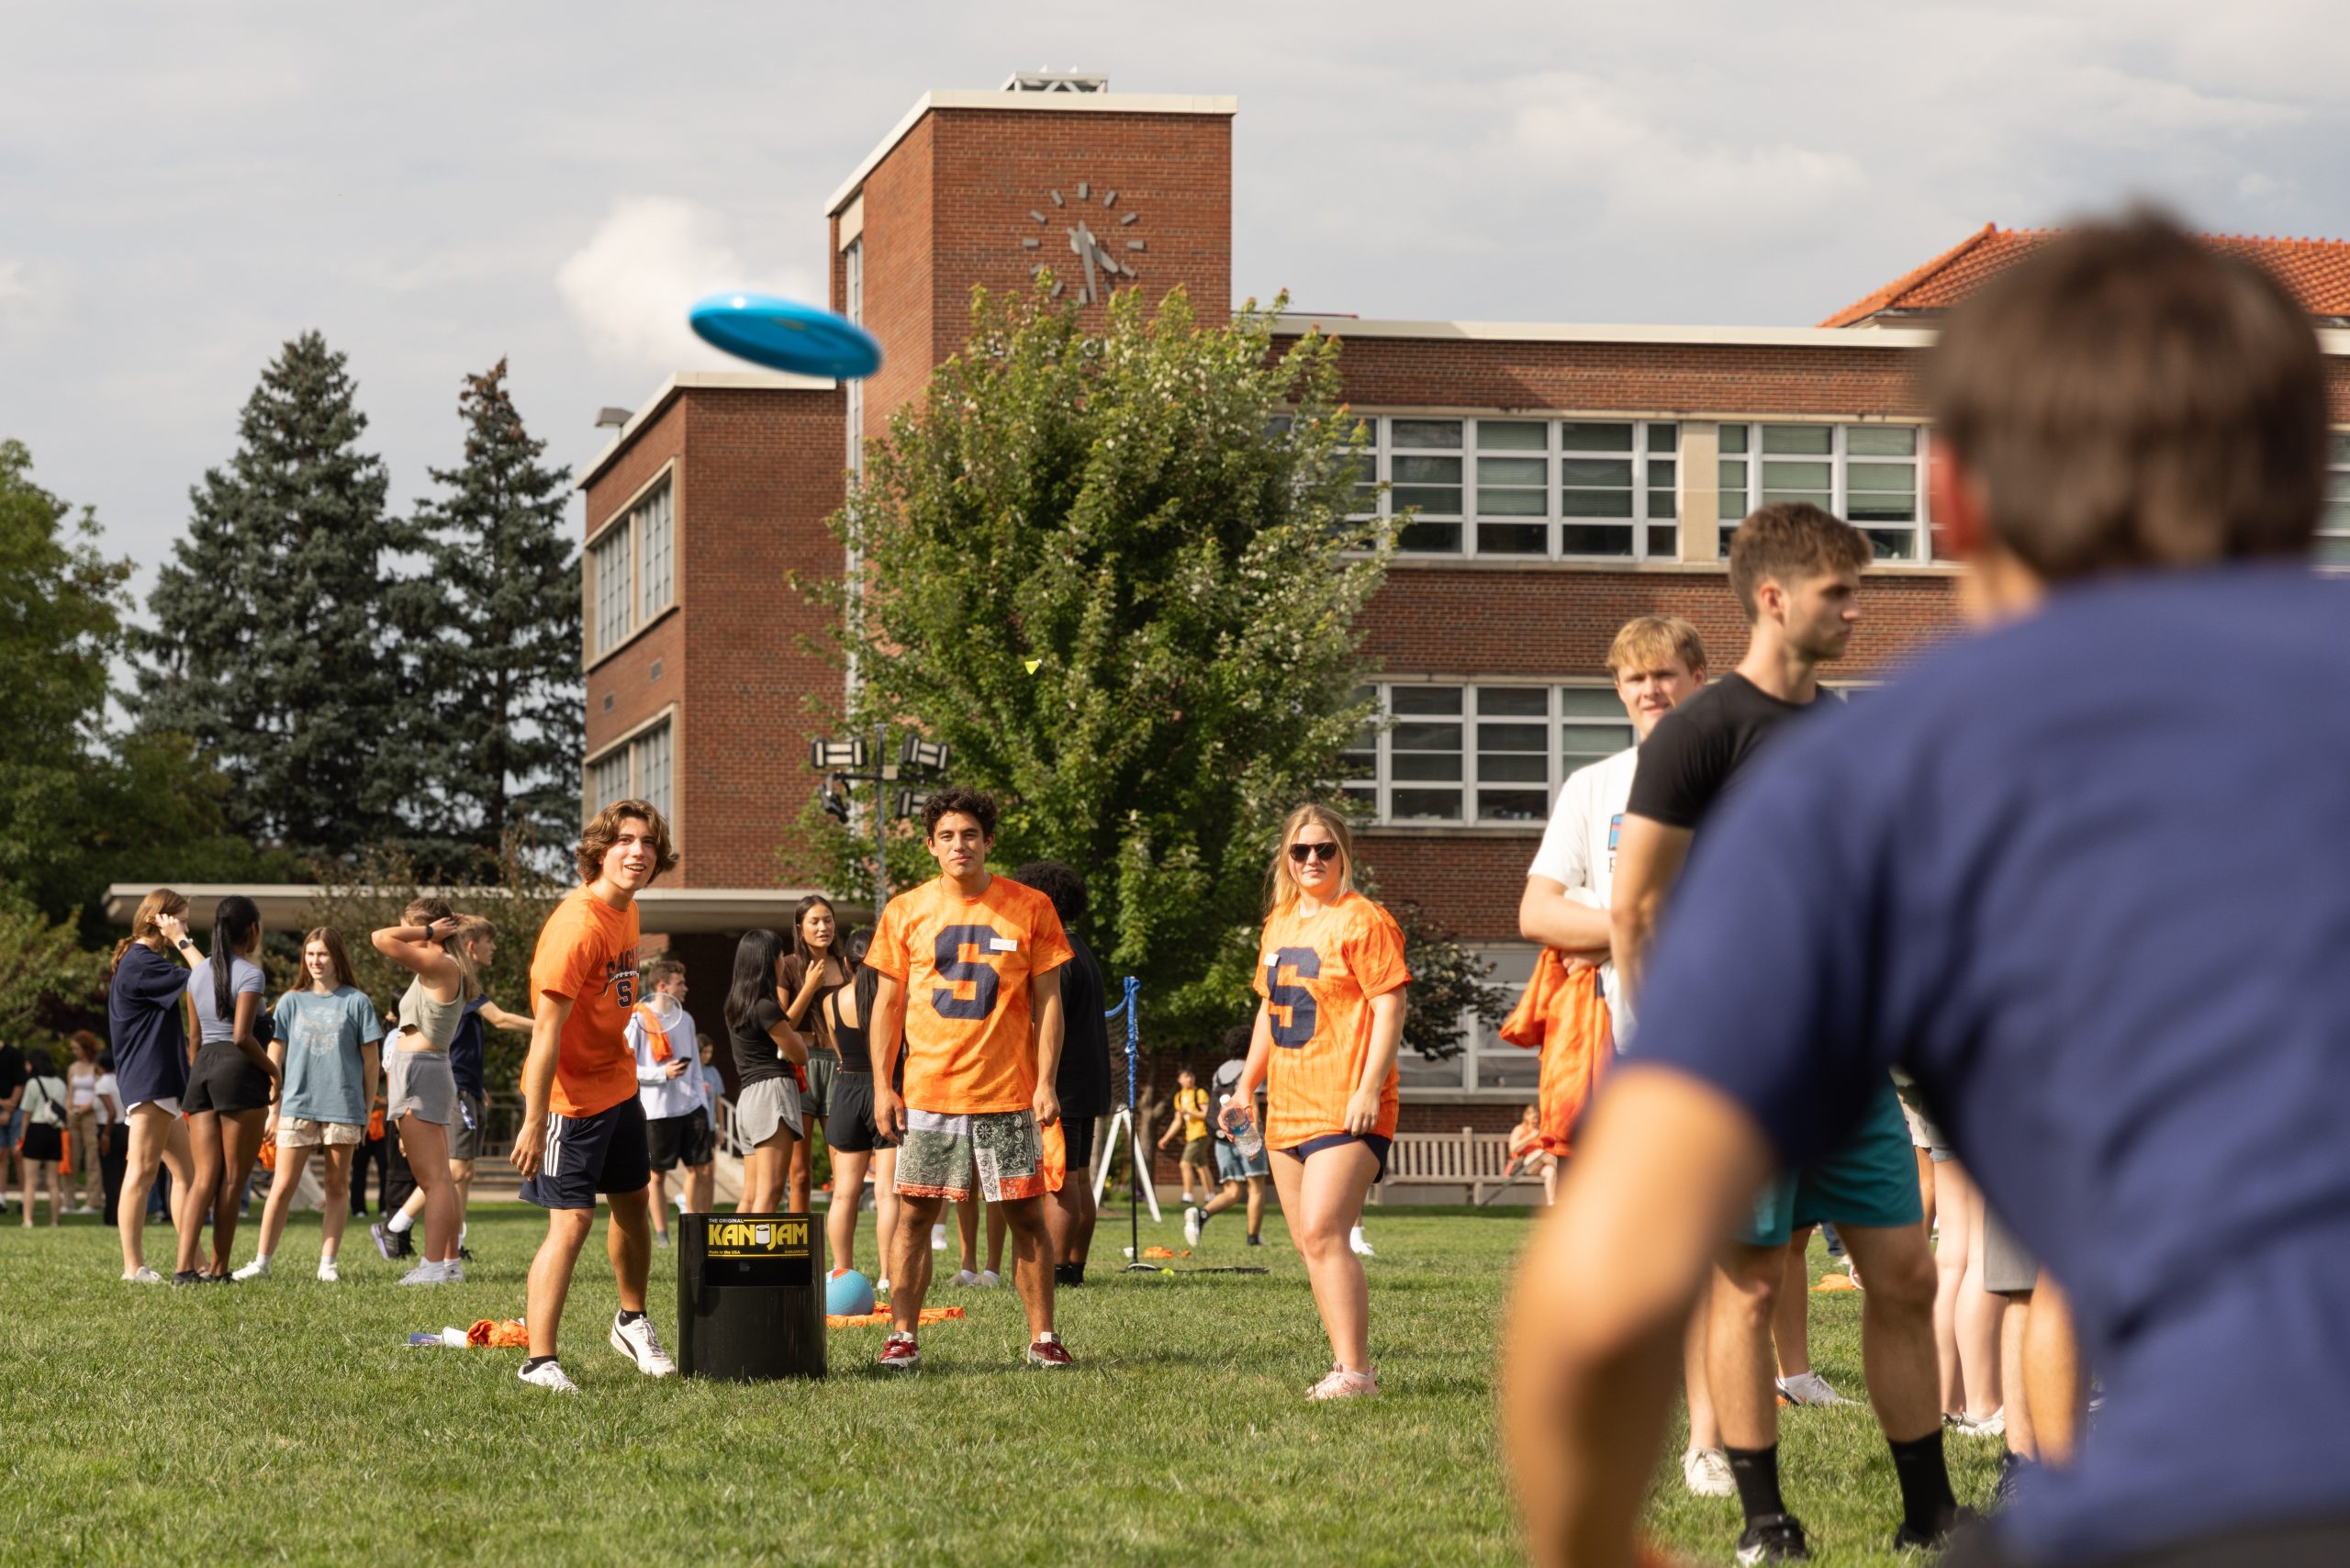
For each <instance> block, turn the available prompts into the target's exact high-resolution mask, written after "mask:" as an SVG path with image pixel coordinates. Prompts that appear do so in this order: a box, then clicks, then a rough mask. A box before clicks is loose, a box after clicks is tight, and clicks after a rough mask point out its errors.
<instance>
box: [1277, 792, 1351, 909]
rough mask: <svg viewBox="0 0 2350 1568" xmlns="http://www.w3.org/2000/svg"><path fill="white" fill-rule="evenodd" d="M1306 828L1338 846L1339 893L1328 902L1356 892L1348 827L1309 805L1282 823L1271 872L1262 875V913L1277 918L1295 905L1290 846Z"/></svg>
mask: <svg viewBox="0 0 2350 1568" xmlns="http://www.w3.org/2000/svg"><path fill="white" fill-rule="evenodd" d="M1309 826H1319V827H1323V828H1326V829H1327V830H1328V831H1329V834H1330V837H1331V839H1332V840H1333V841H1334V842H1336V843H1337V846H1338V868H1337V869H1338V890H1337V894H1336V895H1334V897H1333V898H1332V899H1331V901H1330V902H1337V900H1338V899H1341V898H1344V897H1346V895H1347V894H1348V893H1350V892H1352V891H1354V890H1355V835H1354V834H1353V833H1352V832H1351V831H1350V830H1349V829H1348V826H1347V819H1346V818H1344V817H1342V816H1340V815H1339V814H1338V813H1337V812H1334V811H1332V810H1331V809H1330V808H1329V807H1327V806H1324V805H1317V804H1315V803H1314V802H1312V801H1308V802H1307V803H1305V804H1304V805H1303V806H1300V807H1298V808H1297V810H1295V811H1293V812H1290V814H1289V815H1288V816H1287V817H1285V818H1283V819H1282V821H1281V837H1280V838H1279V839H1278V840H1276V841H1275V842H1274V845H1273V864H1272V868H1271V869H1270V870H1269V871H1267V872H1266V873H1265V913H1266V914H1267V915H1269V916H1270V915H1275V914H1279V913H1281V911H1282V910H1285V909H1287V908H1289V907H1290V905H1292V904H1293V903H1295V902H1297V896H1298V886H1297V878H1296V876H1295V874H1294V873H1292V871H1291V870H1290V868H1289V846H1291V845H1292V844H1294V843H1296V842H1297V835H1298V834H1299V833H1301V832H1303V831H1304V829H1305V828H1307V827H1309Z"/></svg>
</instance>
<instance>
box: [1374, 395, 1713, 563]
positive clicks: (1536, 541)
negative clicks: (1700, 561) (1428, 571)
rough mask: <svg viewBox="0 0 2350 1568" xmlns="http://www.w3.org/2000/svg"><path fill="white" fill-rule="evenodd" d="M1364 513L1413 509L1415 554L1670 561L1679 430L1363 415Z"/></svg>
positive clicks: (1408, 547)
mask: <svg viewBox="0 0 2350 1568" xmlns="http://www.w3.org/2000/svg"><path fill="white" fill-rule="evenodd" d="M1362 426H1363V432H1364V446H1363V454H1362V464H1363V483H1364V487H1365V501H1364V512H1365V515H1369V514H1370V513H1371V511H1372V510H1374V509H1375V508H1376V507H1377V506H1378V505H1379V504H1380V503H1378V502H1377V501H1376V499H1375V498H1373V497H1372V496H1371V493H1370V491H1371V487H1373V486H1375V485H1377V484H1378V483H1379V481H1380V480H1382V479H1384V480H1386V481H1387V484H1388V493H1387V498H1386V501H1385V503H1384V506H1385V512H1386V515H1388V516H1391V517H1392V516H1399V515H1401V514H1402V513H1403V512H1404V511H1405V510H1408V509H1414V508H1416V509H1417V515H1416V517H1415V518H1414V520H1413V521H1411V522H1410V523H1409V524H1407V525H1406V526H1405V527H1404V529H1403V530H1402V532H1400V533H1399V534H1398V535H1397V538H1396V547H1397V548H1398V549H1399V550H1401V551H1403V552H1404V553H1405V554H1414V555H1474V556H1494V557H1504V558H1519V559H1528V560H1543V559H1550V560H1559V559H1594V560H1609V559H1614V560H1672V559H1673V558H1675V557H1676V556H1677V555H1678V554H1680V547H1681V530H1680V523H1679V516H1680V510H1681V509H1680V488H1681V487H1680V477H1681V476H1680V458H1679V453H1678V447H1679V438H1680V428H1679V427H1678V426H1677V425H1674V424H1672V423H1669V422H1662V421H1656V420H1514V419H1489V420H1487V419H1479V420H1466V419H1459V420H1456V419H1419V418H1413V417H1409V416H1404V415H1394V414H1390V415H1385V416H1376V415H1371V416H1365V417H1363V419H1362Z"/></svg>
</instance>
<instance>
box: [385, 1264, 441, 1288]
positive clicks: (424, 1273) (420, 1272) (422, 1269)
mask: <svg viewBox="0 0 2350 1568" xmlns="http://www.w3.org/2000/svg"><path fill="white" fill-rule="evenodd" d="M448 1270H449V1265H447V1264H446V1263H419V1264H418V1265H417V1266H416V1267H415V1268H413V1269H410V1270H409V1271H408V1272H407V1273H405V1274H402V1275H401V1276H400V1277H399V1278H398V1279H397V1280H396V1281H394V1283H395V1284H402V1285H445V1284H447V1283H448V1282H449V1273H448Z"/></svg>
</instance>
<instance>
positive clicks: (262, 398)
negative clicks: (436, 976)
mask: <svg viewBox="0 0 2350 1568" xmlns="http://www.w3.org/2000/svg"><path fill="white" fill-rule="evenodd" d="M354 390H355V388H354V385H353V381H352V379H351V376H350V375H349V373H348V371H347V370H346V369H345V361H344V358H343V356H342V355H341V354H340V353H335V352H334V351H333V350H331V349H330V348H328V347H327V344H326V340H325V339H324V338H322V337H321V336H319V334H318V333H317V332H305V333H304V334H302V335H301V336H300V337H298V338H297V339H295V340H294V341H293V342H289V343H287V344H286V345H285V350H284V352H283V353H280V354H279V355H278V357H277V358H276V359H275V360H274V361H273V362H271V364H269V366H268V367H267V368H266V369H265V370H263V373H262V378H261V384H260V386H257V387H255V388H254V390H253V395H252V398H250V399H249V400H248V401H247V402H246V404H245V408H244V413H243V415H242V417H241V419H240V420H239V422H238V438H239V439H238V447H237V452H236V454H235V455H234V456H233V457H232V458H230V460H229V465H228V468H227V469H226V470H225V471H223V470H221V469H218V468H215V469H210V470H207V472H206V474H205V476H204V483H203V484H202V485H200V486H198V487H196V488H195V489H193V490H191V491H190V492H189V495H190V499H191V500H192V502H193V504H194V508H195V510H194V515H193V516H192V517H191V518H190V520H189V522H188V526H187V529H186V532H185V534H184V535H183V536H182V537H181V539H180V541H179V542H178V543H177V544H176V545H175V546H174V547H173V552H172V558H171V559H170V560H169V561H167V562H166V563H164V565H163V566H162V568H161V569H160V570H159V572H158V573H157V576H156V582H155V589H154V592H153V593H152V594H151V596H150V598H149V599H148V610H149V611H150V613H151V616H152V617H153V620H154V626H153V627H152V629H151V630H144V631H141V632H140V633H138V634H137V638H136V642H137V648H138V652H139V653H140V655H141V657H142V661H143V667H142V668H141V669H140V672H139V692H138V695H137V698H136V700H135V701H134V703H133V707H134V710H135V711H136V714H137V717H138V720H139V723H140V728H141V729H142V730H143V731H145V732H147V733H149V734H167V733H173V732H176V733H179V734H185V735H187V736H189V737H190V738H192V739H193V740H194V741H195V743H196V747H197V752H198V755H199V756H202V757H205V758H207V759H209V760H210V761H211V762H213V763H214V764H216V765H217V766H218V767H219V768H220V770H221V771H222V772H223V773H224V774H226V775H227V778H228V789H227V790H226V792H225V795H224V797H223V799H222V801H221V807H222V811H223V813H224V815H225V817H226V820H227V823H228V825H229V829H230V831H231V832H233V833H236V834H241V835H242V836H244V837H246V838H248V839H251V840H252V841H253V842H255V843H256V844H263V845H271V846H282V847H285V848H286V849H289V850H293V851H296V852H297V853H302V854H308V855H319V856H325V857H330V858H332V859H338V860H341V859H347V858H349V857H351V856H353V854H355V853H356V852H357V851H359V850H360V849H361V848H363V847H364V846H370V845H375V844H379V843H383V842H386V840H391V839H395V838H397V837H398V835H399V834H400V833H401V831H402V830H401V826H400V823H399V820H398V817H397V808H398V806H399V804H400V803H401V801H403V800H404V799H405V798H406V797H407V795H408V785H407V782H406V781H407V780H408V779H409V778H413V777H414V775H413V773H412V772H410V771H408V770H407V769H406V767H405V765H406V763H407V761H408V758H407V756H406V755H405V753H404V750H403V747H404V744H405V742H404V736H405V735H406V734H407V733H408V731H409V729H410V728H411V726H410V724H409V723H408V719H409V717H410V714H411V712H412V706H411V700H410V697H409V694H408V690H407V689H406V682H405V679H404V677H403V674H402V662H401V659H400V657H399V656H398V653H397V650H398V648H399V645H400V638H399V635H398V632H397V627H396V625H395V624H394V621H395V617H394V613H393V610H394V595H393V593H392V591H391V590H392V586H393V585H392V582H391V579H390V576H389V573H390V567H391V558H392V557H393V556H394V555H395V554H397V552H398V551H400V550H401V549H402V548H404V547H406V546H407V545H408V543H409V542H408V537H407V534H406V532H405V530H404V529H403V528H402V526H401V525H399V524H397V523H396V522H394V521H391V520H390V519H388V518H386V515H385V510H384V497H385V490H386V476H385V470H384V465H383V462H382V460H381V459H380V458H377V457H375V456H373V455H371V454H367V453H364V452H362V451H360V450H359V444H358V443H359V438H360V436H361V434H362V433H363V432H364V431H365V430H366V428H367V420H366V416H365V415H364V414H362V413H361V412H360V411H359V409H358V407H357V405H356V403H355V401H354V398H353V393H354Z"/></svg>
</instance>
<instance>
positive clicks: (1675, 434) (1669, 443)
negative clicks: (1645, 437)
mask: <svg viewBox="0 0 2350 1568" xmlns="http://www.w3.org/2000/svg"><path fill="white" fill-rule="evenodd" d="M1680 444H1681V427H1680V426H1679V425H1666V424H1657V423H1653V422H1651V424H1650V426H1649V450H1650V451H1651V452H1673V451H1675V450H1677V449H1678V448H1679V446H1680Z"/></svg>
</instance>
